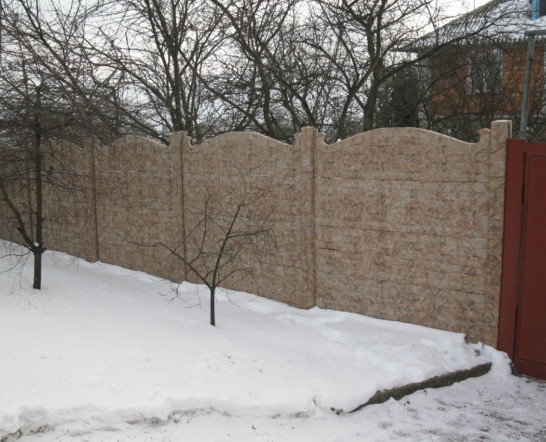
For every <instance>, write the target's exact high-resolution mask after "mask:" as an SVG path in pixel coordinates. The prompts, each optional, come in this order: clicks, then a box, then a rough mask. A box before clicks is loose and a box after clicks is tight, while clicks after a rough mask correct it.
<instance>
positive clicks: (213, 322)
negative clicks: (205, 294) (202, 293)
mask: <svg viewBox="0 0 546 442" xmlns="http://www.w3.org/2000/svg"><path fill="white" fill-rule="evenodd" d="M215 292H216V287H215V288H213V289H210V325H212V326H216V314H215V311H214V304H215V302H214V293H215Z"/></svg>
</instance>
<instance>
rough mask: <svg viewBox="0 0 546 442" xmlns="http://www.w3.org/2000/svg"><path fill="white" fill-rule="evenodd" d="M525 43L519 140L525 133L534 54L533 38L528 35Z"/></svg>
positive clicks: (523, 137)
mask: <svg viewBox="0 0 546 442" xmlns="http://www.w3.org/2000/svg"><path fill="white" fill-rule="evenodd" d="M528 38H529V40H528V41H527V58H526V60H525V80H524V83H523V100H522V103H521V120H520V123H519V138H522V139H525V132H526V131H527V113H528V109H529V84H530V83H531V61H532V60H533V55H534V52H535V36H534V35H529V36H528Z"/></svg>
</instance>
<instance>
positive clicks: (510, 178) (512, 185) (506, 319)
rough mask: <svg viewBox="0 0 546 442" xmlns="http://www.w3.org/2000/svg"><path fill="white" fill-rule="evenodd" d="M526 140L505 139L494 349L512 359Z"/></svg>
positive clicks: (513, 354)
mask: <svg viewBox="0 0 546 442" xmlns="http://www.w3.org/2000/svg"><path fill="white" fill-rule="evenodd" d="M526 147H527V140H523V139H514V138H511V139H509V140H508V145H507V149H506V187H505V205H504V240H503V247H502V276H501V292H500V305H499V330H498V337H497V348H498V349H499V350H502V351H504V352H506V353H507V354H508V356H509V357H510V359H512V360H513V359H514V356H515V345H516V324H517V322H516V321H517V302H518V288H519V270H520V255H521V247H520V245H521V239H522V238H521V234H522V232H521V230H522V229H521V227H522V217H523V186H524V182H523V180H524V177H525V151H526Z"/></svg>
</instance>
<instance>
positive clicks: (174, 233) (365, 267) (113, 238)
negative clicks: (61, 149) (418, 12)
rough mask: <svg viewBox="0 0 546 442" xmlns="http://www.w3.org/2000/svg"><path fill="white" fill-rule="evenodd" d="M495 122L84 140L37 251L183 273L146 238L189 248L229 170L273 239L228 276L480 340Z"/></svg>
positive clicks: (497, 156) (278, 294)
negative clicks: (440, 128) (195, 138)
mask: <svg viewBox="0 0 546 442" xmlns="http://www.w3.org/2000/svg"><path fill="white" fill-rule="evenodd" d="M509 132H510V123H509V122H495V123H493V125H492V129H491V130H488V129H483V130H482V131H481V134H480V135H481V137H480V141H479V142H478V143H475V144H473V143H465V142H462V141H459V140H455V139H452V138H449V137H446V136H444V135H440V134H436V133H433V132H429V131H425V130H422V129H415V128H403V129H401V128H395V129H379V130H374V131H370V132H366V133H363V134H360V135H357V136H355V137H352V138H349V139H346V140H343V141H340V142H338V143H335V144H332V145H327V144H326V143H325V142H324V135H322V134H317V133H316V132H315V131H314V130H313V129H312V128H304V129H303V130H302V133H301V134H297V135H296V142H295V144H294V145H288V144H284V143H280V142H278V141H275V140H272V139H270V138H267V137H264V136H261V135H258V134H253V133H229V134H224V135H221V136H219V137H216V138H214V139H211V140H209V141H207V142H205V143H203V144H200V145H197V146H191V144H190V142H189V139H188V138H185V137H184V135H183V134H182V133H177V134H173V136H172V137H171V142H170V145H169V146H162V145H160V144H157V143H154V142H151V141H149V140H145V139H142V138H138V137H128V138H124V139H121V140H118V141H117V142H115V143H113V144H112V145H110V146H98V145H92V143H91V142H90V143H89V145H88V146H85V147H84V148H83V149H79V148H78V149H76V150H73V151H74V153H72V154H71V155H75V156H74V157H67V164H68V165H69V166H70V167H72V166H73V167H72V169H71V170H73V171H77V172H78V173H77V175H78V180H77V182H78V183H80V184H81V187H82V189H84V190H80V191H79V193H78V195H79V196H77V197H66V198H65V197H62V198H59V197H58V196H56V197H55V198H53V199H52V198H51V197H49V196H48V200H47V201H48V203H47V204H48V206H50V208H48V210H49V212H48V213H50V214H52V213H54V211H55V210H59V209H58V208H59V207H61V208H62V209H61V212H63V213H65V212H66V213H75V214H77V215H75V216H73V217H72V218H73V219H72V218H71V219H72V221H67V220H66V219H64V220H63V217H62V216H61V217H58V218H57V220H56V221H55V222H54V223H53V224H55V223H57V224H58V225H57V224H55V226H53V224H50V225H49V226H48V229H49V230H47V234H48V236H49V237H46V240H47V241H49V244H48V243H46V247H49V248H57V247H58V248H60V249H62V250H65V251H68V252H70V253H73V254H75V255H78V256H83V257H85V258H87V259H100V260H101V261H104V262H109V263H112V264H118V265H121V266H124V267H128V268H131V269H136V270H143V271H146V272H149V273H151V274H155V275H158V276H161V277H165V278H169V279H171V280H175V281H180V280H182V279H184V278H185V277H188V278H189V279H190V280H195V278H194V277H193V276H191V272H188V274H187V275H186V272H185V271H184V267H183V266H182V265H181V263H180V262H179V261H178V260H175V259H171V258H168V257H167V255H166V253H165V250H164V249H162V248H158V247H153V245H154V244H156V243H159V242H163V243H165V244H168V245H170V246H173V245H174V246H177V245H179V246H180V247H179V248H178V249H177V250H178V251H179V252H180V253H184V254H185V255H186V256H187V257H188V256H191V255H192V253H195V246H191V245H187V244H186V247H183V246H184V244H182V243H183V241H182V238H184V234H185V233H186V234H187V233H188V232H190V231H192V229H193V227H194V226H195V224H196V222H197V221H198V219H199V216H200V214H201V215H202V214H203V207H204V202H205V200H206V196H205V195H206V193H207V192H208V194H209V195H214V194H216V195H220V194H226V193H227V194H229V193H230V192H231V193H232V195H233V198H235V196H236V195H237V194H238V192H240V191H241V189H242V188H243V187H244V186H241V179H244V180H245V183H246V184H245V185H246V187H245V188H246V189H248V190H249V191H250V192H256V191H260V189H265V188H267V192H266V193H265V194H264V195H261V196H260V199H259V202H258V204H257V205H256V207H257V213H261V214H270V220H269V221H270V227H271V229H272V231H273V232H274V237H275V239H276V243H277V249H276V251H275V253H273V254H271V255H270V256H267V257H266V260H265V261H266V265H265V266H264V268H263V270H264V271H263V273H261V274H260V275H258V276H257V277H255V278H253V279H246V278H243V277H235V278H232V279H230V280H229V284H228V285H229V286H230V288H235V289H243V290H247V291H250V292H253V293H258V294H261V295H263V296H266V297H269V298H272V299H276V300H279V301H283V302H288V303H291V304H293V305H295V306H298V307H303V308H308V307H312V306H314V305H318V306H320V307H324V308H332V309H339V310H347V311H352V312H357V313H363V314H367V315H370V316H374V317H378V318H384V319H391V320H399V321H405V322H412V323H416V324H422V325H426V326H431V327H437V328H441V329H447V330H453V331H459V332H464V333H466V334H467V335H468V338H469V339H471V340H481V341H484V342H486V343H488V344H493V345H494V344H495V342H496V334H497V321H498V301H499V293H500V270H501V261H500V260H501V247H502V228H503V208H504V179H505V148H506V139H507V137H508V136H509ZM65 150H66V148H65ZM65 166H66V165H65ZM233 198H232V199H233ZM53 206H54V207H55V208H53ZM70 207H73V209H70ZM74 207H75V208H74ZM71 210H72V212H71ZM0 215H1V216H0V220H2V223H0V229H1V231H0V233H1V235H0V236H2V237H4V238H11V236H10V235H11V234H10V231H9V228H7V227H6V226H7V225H8V224H9V223H6V222H5V221H6V220H7V219H8V218H9V214H8V215H6V208H5V206H2V205H0ZM53 218H54V217H51V220H53ZM67 222H72V225H71V227H69V228H66V225H67ZM192 247H193V249H192Z"/></svg>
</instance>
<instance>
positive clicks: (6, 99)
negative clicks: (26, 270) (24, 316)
mask: <svg viewBox="0 0 546 442" xmlns="http://www.w3.org/2000/svg"><path fill="white" fill-rule="evenodd" d="M88 12H89V11H88V10H87V9H85V8H83V6H82V4H81V3H80V2H79V1H76V0H74V2H72V3H71V4H70V5H69V6H68V9H67V11H64V10H63V9H61V8H60V7H59V6H57V4H56V3H48V2H40V3H38V2H34V1H30V0H11V1H3V2H2V9H1V17H0V19H1V24H2V42H1V44H2V48H1V52H2V63H1V64H0V136H1V138H2V141H3V142H4V143H8V144H10V145H11V147H9V146H3V148H2V149H1V150H0V164H1V168H0V198H1V201H2V202H3V204H4V207H6V208H7V212H8V213H9V215H8V216H9V217H10V218H11V219H12V220H13V222H14V224H15V228H16V231H17V232H18V235H19V240H20V241H22V243H23V245H24V246H25V247H26V248H27V249H28V251H29V253H32V255H33V256H34V284H33V286H34V288H36V289H39V288H40V287H41V260H42V254H43V252H44V251H45V248H46V247H45V243H46V240H45V238H44V221H45V218H44V188H45V186H49V185H53V186H60V187H65V188H66V187H69V186H71V185H72V184H73V183H72V180H71V177H70V176H69V174H67V173H66V171H63V170H61V169H59V167H58V166H59V164H61V163H62V162H59V161H58V160H59V158H58V156H57V157H56V154H55V152H54V149H53V144H52V140H54V139H57V138H64V139H69V140H81V139H82V138H83V137H85V136H88V135H94V134H96V133H97V131H99V132H101V133H102V134H104V135H106V136H107V137H108V136H109V134H110V133H111V131H113V132H115V129H113V128H112V125H113V124H115V120H114V119H113V118H112V117H113V115H114V114H115V113H113V112H111V111H110V108H109V107H107V106H105V105H104V102H102V101H101V98H100V97H101V94H100V92H99V90H98V89H97V88H96V87H95V85H94V84H93V83H92V82H89V81H87V79H88V75H87V74H86V72H88V71H89V69H90V67H89V66H88V65H86V63H87V62H88V61H89V60H85V59H83V58H81V57H79V55H78V54H81V42H82V37H83V34H82V32H84V29H85V21H86V20H87V18H88ZM89 86H91V87H89Z"/></svg>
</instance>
